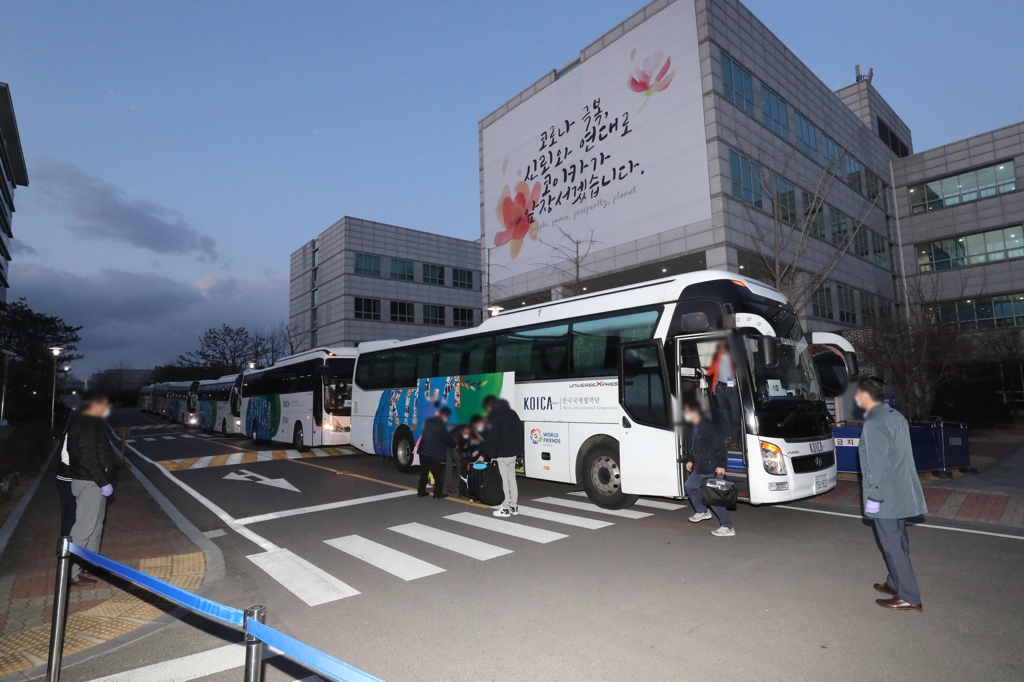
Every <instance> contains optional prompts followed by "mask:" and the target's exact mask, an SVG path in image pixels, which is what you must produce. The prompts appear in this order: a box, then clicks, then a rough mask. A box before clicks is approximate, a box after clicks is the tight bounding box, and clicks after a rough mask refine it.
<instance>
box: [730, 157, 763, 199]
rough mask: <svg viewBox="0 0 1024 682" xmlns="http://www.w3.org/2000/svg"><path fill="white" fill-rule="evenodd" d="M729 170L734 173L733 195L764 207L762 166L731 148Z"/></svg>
mask: <svg viewBox="0 0 1024 682" xmlns="http://www.w3.org/2000/svg"><path fill="white" fill-rule="evenodd" d="M729 170H730V173H731V174H732V195H733V196H734V197H736V198H737V199H739V200H740V201H745V202H747V203H748V204H753V205H754V206H757V207H758V208H763V207H764V200H763V197H762V195H761V167H760V166H759V165H757V164H756V163H753V162H752V161H750V159H748V158H747V157H745V156H741V155H740V154H738V153H736V152H734V151H733V150H731V149H730V150H729Z"/></svg>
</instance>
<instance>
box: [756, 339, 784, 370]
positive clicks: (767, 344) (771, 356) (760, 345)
mask: <svg viewBox="0 0 1024 682" xmlns="http://www.w3.org/2000/svg"><path fill="white" fill-rule="evenodd" d="M757 350H758V351H759V352H760V353H761V358H762V359H763V360H764V366H765V367H767V368H769V369H770V368H772V367H778V366H779V342H778V339H776V338H775V337H774V336H762V337H760V338H759V339H758V340H757Z"/></svg>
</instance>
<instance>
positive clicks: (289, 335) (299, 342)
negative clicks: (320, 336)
mask: <svg viewBox="0 0 1024 682" xmlns="http://www.w3.org/2000/svg"><path fill="white" fill-rule="evenodd" d="M281 324H282V325H283V324H284V323H283V322H282V323H281ZM284 333H285V341H286V343H287V345H288V354H289V355H293V354H295V353H298V352H299V351H300V350H302V349H303V348H305V346H306V343H307V342H308V341H309V340H310V337H311V336H312V330H307V331H304V332H303V331H300V330H299V329H297V328H296V327H295V326H294V325H287V326H285V327H284Z"/></svg>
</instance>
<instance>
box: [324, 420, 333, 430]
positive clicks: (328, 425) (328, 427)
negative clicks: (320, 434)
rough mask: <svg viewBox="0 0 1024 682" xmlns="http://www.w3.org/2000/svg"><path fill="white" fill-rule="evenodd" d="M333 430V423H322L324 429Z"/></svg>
mask: <svg viewBox="0 0 1024 682" xmlns="http://www.w3.org/2000/svg"><path fill="white" fill-rule="evenodd" d="M333 430H334V424H331V423H330V422H327V423H326V424H324V431H333Z"/></svg>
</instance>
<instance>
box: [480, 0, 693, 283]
mask: <svg viewBox="0 0 1024 682" xmlns="http://www.w3.org/2000/svg"><path fill="white" fill-rule="evenodd" d="M694 12H695V10H694V4H693V3H692V2H686V1H683V2H676V3H674V4H672V5H671V6H669V7H668V8H666V9H664V10H662V11H661V12H659V13H658V14H657V15H655V17H654V18H653V19H651V20H648V21H647V22H645V23H644V24H642V25H640V26H639V27H637V28H635V29H633V30H632V31H630V32H629V33H626V34H625V35H624V36H622V37H621V38H619V39H618V40H617V41H615V42H614V43H613V44H612V45H610V46H608V47H606V48H605V49H603V50H601V51H600V52H599V53H597V54H596V55H594V56H593V57H591V58H590V59H588V60H586V61H584V62H583V63H582V64H580V66H579V67H577V68H576V69H574V70H573V71H571V72H569V73H566V74H565V75H564V76H563V77H562V78H560V79H559V80H557V81H555V82H554V83H552V84H551V85H549V86H548V87H546V88H545V89H543V90H541V91H540V92H539V93H537V94H536V95H534V96H533V97H532V98H530V99H529V100H527V101H526V102H524V103H523V104H521V105H519V106H518V107H516V108H515V109H513V110H512V111H511V112H509V113H508V114H506V115H505V116H503V117H502V118H500V119H498V120H497V121H496V122H495V123H493V124H492V125H490V126H488V127H487V128H485V129H484V131H483V147H484V149H483V152H484V153H483V157H484V170H483V179H484V218H483V220H484V246H485V247H486V248H488V249H490V250H491V253H490V270H491V272H490V278H491V281H493V282H497V281H500V280H502V279H506V278H508V277H512V276H514V275H517V274H520V273H523V272H529V271H531V270H535V269H537V268H540V267H543V266H545V265H551V264H554V263H557V262H561V261H564V260H565V259H566V255H565V253H566V249H569V250H570V251H571V250H572V247H573V241H574V240H583V241H584V242H585V244H590V245H591V250H592V251H598V250H601V249H604V248H608V247H610V246H616V245H618V244H622V243H624V242H629V241H633V240H635V239H639V238H642V237H647V236H650V235H653V234H657V233H659V232H663V231H665V230H668V229H671V228H674V227H680V226H682V225H686V224H689V223H693V222H697V221H700V220H707V219H709V218H710V217H711V201H710V198H709V189H708V162H707V145H706V140H705V132H704V106H703V101H702V96H701V82H700V62H699V56H698V52H697V29H696V19H695V15H694Z"/></svg>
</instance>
